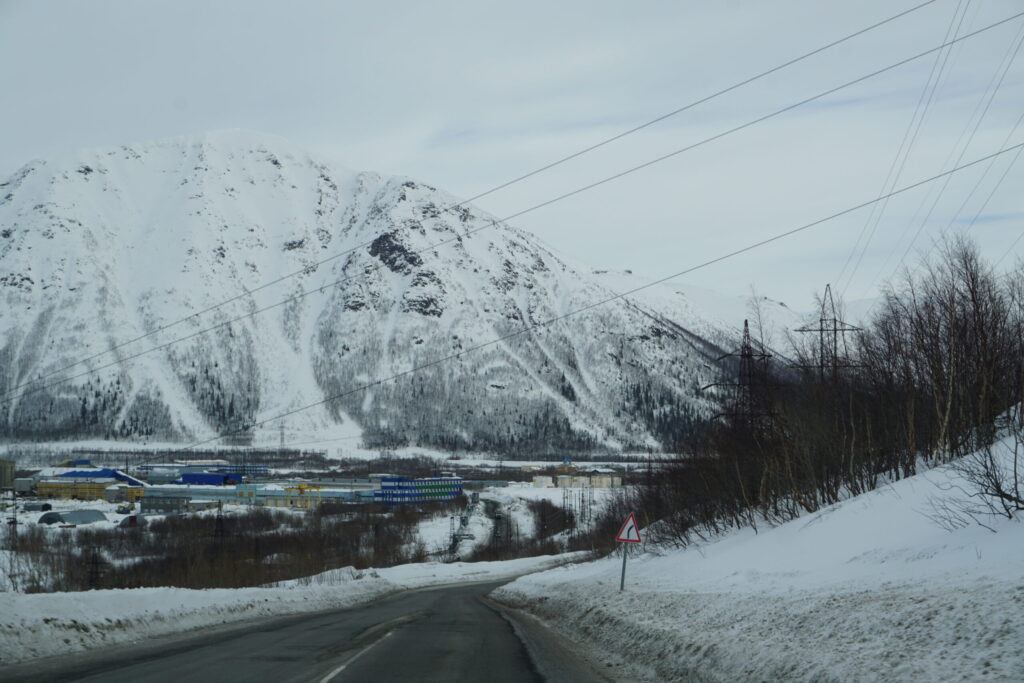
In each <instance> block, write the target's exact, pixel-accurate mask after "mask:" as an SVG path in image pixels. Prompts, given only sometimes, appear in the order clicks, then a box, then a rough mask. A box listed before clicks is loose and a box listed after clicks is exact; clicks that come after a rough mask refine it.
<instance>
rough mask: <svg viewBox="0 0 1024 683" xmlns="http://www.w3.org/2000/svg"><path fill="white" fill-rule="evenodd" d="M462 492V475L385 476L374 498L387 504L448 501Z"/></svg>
mask: <svg viewBox="0 0 1024 683" xmlns="http://www.w3.org/2000/svg"><path fill="white" fill-rule="evenodd" d="M461 493H462V477H456V476H447V477H426V478H424V479H409V478H407V477H385V478H383V479H381V481H380V490H379V491H374V493H373V499H374V500H376V501H377V502H379V503H385V504H387V505H400V504H405V503H431V502H434V503H436V502H441V503H446V502H449V501H451V500H453V499H454V498H455V496H458V495H460V494H461Z"/></svg>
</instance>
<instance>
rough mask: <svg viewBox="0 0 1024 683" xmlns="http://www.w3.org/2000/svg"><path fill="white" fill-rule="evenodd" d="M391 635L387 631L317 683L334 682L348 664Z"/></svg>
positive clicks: (390, 632)
mask: <svg viewBox="0 0 1024 683" xmlns="http://www.w3.org/2000/svg"><path fill="white" fill-rule="evenodd" d="M392 633H394V631H388V632H387V633H385V634H384V635H383V636H381V637H380V638H378V639H377V640H375V641H373V642H372V643H370V644H369V645H367V646H366V647H364V648H363V649H362V650H360V651H359V652H357V653H356V654H355V656H354V657H352V658H351V659H349V660H348V661H347V662H345V663H344V664H342V665H341V666H339V667H338V668H336V669H334V670H333V671H331V672H330V673H328V674H327V675H326V676H324V677H323V678H321V679H320V680H319V681H317V683H330V682H331V681H332V680H334V678H335V676H337V675H338V674H340V673H341V672H342V671H344V670H345V668H346V667H347V666H348V665H349V664H351V663H352V662H354V661H356V660H357V659H359V658H360V657H362V656H363V655H365V654H366V653H367V652H369V651H370V650H371V649H372V648H374V647H376V646H377V644H378V643H380V642H381V641H383V640H384V639H385V638H387V637H388V636H390V635H391V634H392Z"/></svg>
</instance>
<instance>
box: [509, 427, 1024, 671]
mask: <svg viewBox="0 0 1024 683" xmlns="http://www.w3.org/2000/svg"><path fill="white" fill-rule="evenodd" d="M1012 447H1013V446H1012V442H1011V441H1005V442H1003V443H1002V444H1001V445H1000V446H999V448H1000V449H1002V451H1001V457H1003V458H1005V461H1004V462H1007V463H1009V462H1012V453H1011V452H1010V449H1012ZM997 452H999V451H998V450H997ZM1008 466H1009V465H1008ZM972 490H973V487H972V486H971V485H970V484H968V483H967V482H965V481H964V480H963V478H962V477H961V475H959V474H958V473H957V472H956V471H955V470H954V469H953V468H952V467H950V466H947V467H943V468H939V469H936V470H931V471H928V472H925V473H922V474H919V475H917V476H913V477H909V478H907V479H903V480H901V481H897V482H895V483H893V484H891V485H889V486H885V487H883V488H880V489H877V490H875V491H872V492H870V493H866V494H864V495H861V496H858V497H856V498H852V499H850V500H847V501H845V502H842V503H839V504H837V505H833V506H831V507H828V508H825V509H822V510H820V511H818V512H816V513H813V514H809V515H806V516H804V517H801V518H798V519H795V520H793V521H791V522H788V523H786V524H782V525H780V526H778V527H768V526H762V527H761V528H759V529H758V530H757V531H756V532H755V531H754V530H753V529H750V528H745V529H742V530H740V531H735V532H733V533H731V534H728V535H726V536H724V537H721V538H719V539H716V540H714V541H712V542H709V543H701V544H699V545H695V546H692V547H690V548H688V549H686V550H682V551H669V552H667V553H665V554H662V555H660V556H659V555H654V554H646V555H639V554H638V555H637V556H633V555H631V556H630V558H629V560H628V568H627V587H626V591H625V592H623V593H620V592H619V577H620V574H619V572H620V570H621V560H620V559H619V558H617V557H609V558H607V559H603V560H599V561H597V562H592V563H588V564H584V565H578V566H574V567H566V568H564V569H560V570H554V571H550V572H546V573H543V574H537V575H533V576H528V577H524V578H521V579H519V580H518V581H516V582H515V583H512V584H510V585H509V586H505V587H503V588H501V589H499V591H498V593H497V595H498V596H499V598H500V599H501V600H502V601H504V602H508V603H510V604H513V605H518V606H520V607H524V608H526V609H528V610H529V611H531V612H533V613H534V614H537V615H538V616H541V617H542V618H543V619H544V620H546V621H548V622H549V623H550V624H552V625H553V626H554V627H556V628H558V629H559V630H560V631H561V632H562V633H564V634H566V635H567V636H568V637H570V638H572V639H573V640H575V641H576V642H581V643H590V644H592V646H593V647H595V648H596V649H597V650H600V651H601V653H602V654H601V655H600V656H601V658H602V659H603V660H604V661H607V662H609V666H612V665H613V664H614V666H615V667H616V668H615V671H616V673H617V674H618V676H617V677H618V678H620V679H621V680H657V681H669V680H700V681H704V680H707V681H765V680H794V681H861V680H864V681H880V680H885V681H952V680H990V681H1019V680H1021V678H1020V675H1021V672H1022V671H1024V651H1022V649H1021V647H1020V646H1021V644H1022V643H1024V628H1022V624H1024V575H1022V573H1021V568H1022V567H1024V525H1022V524H1021V523H1020V521H1019V520H1009V519H1006V518H998V517H988V516H985V517H982V518H980V519H979V520H978V521H980V522H982V523H983V524H984V526H982V524H978V523H974V522H973V521H970V520H969V519H967V518H966V517H963V516H961V518H960V519H958V520H957V519H953V518H951V517H950V515H949V514H948V510H949V509H951V508H958V507H959V506H960V505H961V504H962V502H963V501H969V500H971V499H970V498H969V497H968V496H969V495H970V492H971V491H972ZM950 529H952V530H950ZM612 653H620V654H625V655H627V657H626V658H623V657H620V656H617V655H615V654H612Z"/></svg>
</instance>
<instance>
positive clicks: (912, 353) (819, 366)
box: [628, 239, 1024, 543]
mask: <svg viewBox="0 0 1024 683" xmlns="http://www.w3.org/2000/svg"><path fill="white" fill-rule="evenodd" d="M824 304H825V305H823V307H822V310H823V311H825V313H823V315H822V323H823V324H819V325H812V326H811V327H812V328H813V329H814V331H813V332H811V333H808V334H807V335H805V337H804V338H802V339H795V340H794V341H795V342H796V344H795V345H796V348H797V351H796V357H795V358H793V359H791V361H792V362H784V361H783V362H780V359H778V358H777V357H776V358H771V359H770V360H769V359H767V358H764V356H767V353H765V354H763V355H762V353H761V351H760V349H759V348H758V345H757V344H756V342H755V343H754V345H753V346H754V349H753V353H752V354H750V355H748V357H747V359H746V360H740V362H739V364H738V367H737V368H736V376H737V377H739V378H740V379H739V380H737V384H739V385H740V386H737V387H735V388H734V389H732V390H728V391H724V392H722V396H723V398H722V401H721V414H720V415H719V417H718V418H717V419H716V420H715V421H714V422H713V424H712V427H711V428H710V429H709V431H708V432H707V433H706V434H705V435H703V436H702V438H700V439H697V440H695V441H691V442H690V444H689V445H688V447H687V448H686V449H685V450H684V451H683V452H682V453H681V455H680V458H679V459H678V460H677V461H676V462H674V463H673V464H671V465H668V466H666V467H664V468H662V469H661V470H660V471H658V472H657V473H656V475H654V476H652V477H650V479H649V480H648V481H647V482H645V484H643V485H641V486H640V487H638V489H637V491H636V493H635V494H634V495H635V499H634V500H630V501H628V504H629V506H630V507H633V508H635V509H637V511H638V512H640V513H641V514H642V515H643V517H644V518H645V520H646V522H647V523H651V522H654V521H655V520H662V522H661V523H660V524H657V525H655V526H654V527H653V530H656V533H657V534H658V536H659V537H660V540H662V541H668V542H675V543H687V542H688V541H689V540H691V538H693V537H694V535H696V536H705V535H708V534H714V533H716V532H718V531H720V530H722V529H723V528H728V527H730V526H736V525H747V524H755V525H756V524H757V523H758V521H759V520H768V521H771V522H777V521H784V520H787V519H791V518H793V517H795V516H797V515H799V514H802V513H803V512H809V511H814V510H817V509H818V508H819V507H821V506H823V505H828V504H831V503H834V502H836V501H838V500H840V499H841V498H842V497H844V496H847V495H854V494H858V493H861V492H864V491H867V490H870V489H873V488H875V487H876V486H878V485H880V483H882V482H884V481H887V480H892V479H899V478H902V477H906V476H909V475H912V474H914V473H915V472H916V471H917V468H918V467H919V466H921V465H922V463H924V464H926V465H928V466H930V465H934V464H939V463H942V462H948V461H951V460H954V459H956V458H960V457H962V456H965V455H967V454H969V453H972V452H975V451H978V450H979V449H984V448H985V447H986V446H987V445H990V444H991V443H992V442H993V441H994V439H995V438H996V437H997V433H996V429H997V424H998V423H999V421H998V419H997V418H999V416H1000V415H1004V414H1006V413H1007V411H1008V410H1010V409H1011V408H1012V407H1013V406H1015V405H1017V404H1019V403H1020V402H1021V401H1022V398H1024V267H1022V266H1020V265H1018V267H1017V268H1016V269H1014V270H1012V271H1010V272H1009V273H1006V274H1003V275H997V274H996V273H995V271H994V270H993V268H992V267H991V266H989V265H987V264H986V263H984V262H983V261H982V260H981V258H980V257H979V255H978V252H977V249H976V248H975V246H974V245H973V244H972V243H970V242H968V241H966V240H963V239H959V240H951V241H948V242H947V243H945V245H944V246H943V248H942V249H941V251H940V253H939V255H938V256H937V257H934V258H932V259H931V260H929V261H927V262H925V263H923V264H922V265H921V266H920V267H919V268H918V269H917V270H916V272H908V273H907V274H906V275H905V276H904V277H903V279H902V281H901V282H900V283H899V284H897V285H891V286H890V287H889V288H888V289H887V291H886V292H885V296H884V303H883V304H882V306H881V307H880V309H879V310H877V311H876V312H875V314H874V316H873V318H872V319H871V320H870V321H869V322H868V323H866V324H865V327H864V329H863V330H861V331H858V332H854V331H848V332H845V333H843V332H833V331H832V330H833V329H834V326H833V325H832V323H831V320H832V318H835V317H838V318H841V315H833V313H832V307H831V306H830V305H829V302H828V301H825V302H824ZM839 310H841V307H840V309H839ZM838 327H840V328H841V327H842V325H839V326H838ZM820 330H826V331H825V332H822V331H820ZM754 336H755V337H756V334H755V335H754Z"/></svg>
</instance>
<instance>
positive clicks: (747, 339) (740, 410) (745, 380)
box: [701, 320, 776, 426]
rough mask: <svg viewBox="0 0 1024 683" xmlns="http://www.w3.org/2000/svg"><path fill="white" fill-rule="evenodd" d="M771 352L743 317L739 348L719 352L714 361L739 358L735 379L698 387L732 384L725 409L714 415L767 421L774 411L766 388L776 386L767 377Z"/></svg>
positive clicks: (747, 421) (744, 421) (748, 422)
mask: <svg viewBox="0 0 1024 683" xmlns="http://www.w3.org/2000/svg"><path fill="white" fill-rule="evenodd" d="M771 357H772V356H771V354H770V353H768V352H767V351H765V349H764V347H763V346H762V345H761V344H760V343H759V342H754V340H753V339H752V338H751V336H750V324H749V322H748V321H747V320H744V321H743V337H742V339H741V340H740V348H739V350H738V351H735V352H733V353H726V354H724V355H722V356H719V357H718V359H717V362H722V361H723V360H725V359H726V358H738V359H739V362H738V365H737V369H736V381H735V382H715V383H713V384H708V385H707V386H705V387H702V388H701V389H702V390H703V389H708V388H710V387H731V388H732V389H733V392H732V399H731V401H730V402H729V404H728V409H727V410H726V411H725V412H722V413H719V414H718V415H716V416H715V417H716V418H721V417H725V418H729V419H730V420H731V421H733V422H734V423H737V424H745V425H751V426H756V425H763V424H766V423H767V422H769V421H770V420H771V419H772V417H773V415H772V412H771V402H770V400H769V389H770V388H771V387H773V386H776V384H775V383H773V382H771V381H770V375H769V372H768V361H769V360H770V359H771Z"/></svg>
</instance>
